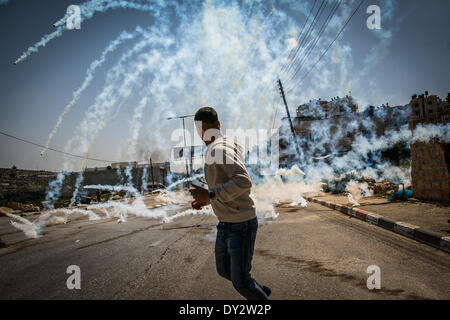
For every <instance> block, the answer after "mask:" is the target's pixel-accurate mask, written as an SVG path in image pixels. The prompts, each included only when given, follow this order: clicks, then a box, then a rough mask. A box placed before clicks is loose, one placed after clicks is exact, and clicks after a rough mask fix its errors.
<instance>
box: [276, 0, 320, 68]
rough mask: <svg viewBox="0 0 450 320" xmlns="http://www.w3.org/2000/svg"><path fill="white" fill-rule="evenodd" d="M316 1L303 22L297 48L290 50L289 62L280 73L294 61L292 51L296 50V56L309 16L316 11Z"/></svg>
mask: <svg viewBox="0 0 450 320" xmlns="http://www.w3.org/2000/svg"><path fill="white" fill-rule="evenodd" d="M316 3H317V0H314V4H313V6H312V8H311V11H309V15H308V17H307V18H306V20H305V23H304V24H303V27H302V31H301V32H300V35H299V36H298V39H297V41H298V46H297V49H295V48H292V49H291V51H290V52H289V55H288V57H287V60H288V62H287V63H286V64H285V65H284V66H283V67H282V68H281V70H280V73H282V72H283V71H284V70H286V68H288V67H289V65H290V64H291V63H292V62H293V61H294V57H293V56H292V53H293V52H294V51H295V53H294V56H295V55H296V54H297V52H298V50H299V48H300V44H301V40H300V39H301V38H302V35H303V33H304V32H305V28H306V25H307V23H308V21H309V18H311V15H312V13H313V11H314V8H315V7H316ZM289 60H290V62H289Z"/></svg>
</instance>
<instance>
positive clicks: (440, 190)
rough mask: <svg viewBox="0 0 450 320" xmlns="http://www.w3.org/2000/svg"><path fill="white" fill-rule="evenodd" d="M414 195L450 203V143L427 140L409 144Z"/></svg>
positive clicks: (419, 197)
mask: <svg viewBox="0 0 450 320" xmlns="http://www.w3.org/2000/svg"><path fill="white" fill-rule="evenodd" d="M411 155H412V159H411V160H412V161H411V178H412V185H413V191H414V197H415V198H418V199H423V200H433V201H442V202H448V203H450V159H449V157H450V145H449V144H448V143H447V144H446V143H439V142H427V143H423V142H420V143H415V144H412V145H411Z"/></svg>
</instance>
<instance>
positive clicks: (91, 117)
mask: <svg viewBox="0 0 450 320" xmlns="http://www.w3.org/2000/svg"><path fill="white" fill-rule="evenodd" d="M164 30H165V28H164V27H161V28H160V30H154V31H153V32H152V33H149V32H148V31H145V30H143V29H141V28H139V27H137V28H136V31H137V32H139V33H141V34H142V35H143V40H142V41H141V42H140V43H138V44H136V45H135V46H134V47H133V48H132V49H130V50H129V51H127V52H126V53H125V54H123V55H122V56H121V58H120V59H119V61H118V63H117V64H116V66H114V67H113V68H112V69H111V70H110V71H109V72H108V74H107V77H106V79H107V83H108V82H112V83H115V82H119V81H120V78H121V75H122V74H123V73H124V71H123V70H126V69H127V66H126V65H124V63H125V62H126V61H127V60H128V59H130V58H131V57H132V56H133V55H134V54H136V53H139V52H140V51H142V50H143V49H145V47H147V46H149V45H152V44H153V45H158V44H159V45H161V46H166V47H167V46H170V45H171V44H172V40H170V39H167V37H166V36H164V32H165V31H164ZM114 89H115V88H113V87H111V86H109V87H108V86H107V87H105V90H106V91H104V92H103V94H102V95H100V96H99V97H98V98H97V101H96V104H94V106H93V108H95V109H98V108H103V109H100V110H99V111H97V112H96V113H95V114H94V113H93V112H92V110H88V111H87V112H86V117H85V119H84V120H83V121H82V123H81V124H80V126H79V127H78V130H79V131H81V132H84V135H82V134H81V133H80V134H75V135H74V136H73V138H72V139H70V140H69V141H68V142H67V144H66V146H65V150H73V149H75V148H76V146H74V144H75V143H78V149H77V150H78V152H80V153H86V157H87V156H88V153H87V150H86V149H90V148H91V147H92V145H93V143H94V141H95V139H94V138H95V137H96V136H97V135H98V134H99V132H100V130H101V129H102V128H103V126H104V122H103V121H104V118H105V112H103V110H105V109H104V108H106V110H108V108H111V107H112V106H113V105H114V103H115V100H109V99H108V97H110V96H113V91H114ZM123 92H125V91H123V89H122V91H121V93H123ZM126 93H127V95H126V96H128V95H129V94H130V92H129V91H127V92H126ZM87 130H90V131H89V132H86V131H87ZM86 146H88V147H87V148H86ZM73 160H74V159H72V158H68V157H66V158H65V161H64V163H63V170H64V171H70V170H74V168H73V165H72V161H73ZM84 163H86V159H85V161H84ZM81 170H84V166H83V165H82V168H81V169H80V171H81ZM63 181H64V177H62V181H57V183H52V184H50V186H49V190H48V192H47V194H49V195H50V196H51V197H53V198H54V201H56V200H57V199H58V198H59V195H60V189H61V187H62V182H63Z"/></svg>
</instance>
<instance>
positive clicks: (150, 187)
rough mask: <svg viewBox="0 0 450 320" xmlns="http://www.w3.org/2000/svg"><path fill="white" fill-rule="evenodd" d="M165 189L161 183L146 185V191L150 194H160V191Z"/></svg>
mask: <svg viewBox="0 0 450 320" xmlns="http://www.w3.org/2000/svg"><path fill="white" fill-rule="evenodd" d="M165 189H166V186H165V185H163V184H162V183H155V184H151V183H149V184H148V185H147V190H148V191H149V192H151V193H159V192H161V191H162V190H165Z"/></svg>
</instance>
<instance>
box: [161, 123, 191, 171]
mask: <svg viewBox="0 0 450 320" xmlns="http://www.w3.org/2000/svg"><path fill="white" fill-rule="evenodd" d="M191 117H194V115H185V116H179V117H170V118H167V120H173V119H181V120H183V138H184V148H183V156H184V158H185V160H186V176H188V177H190V176H191V174H190V172H189V166H188V159H187V157H186V156H185V154H184V152H185V150H186V128H185V126H184V119H186V118H191ZM191 171H192V158H191Z"/></svg>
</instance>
